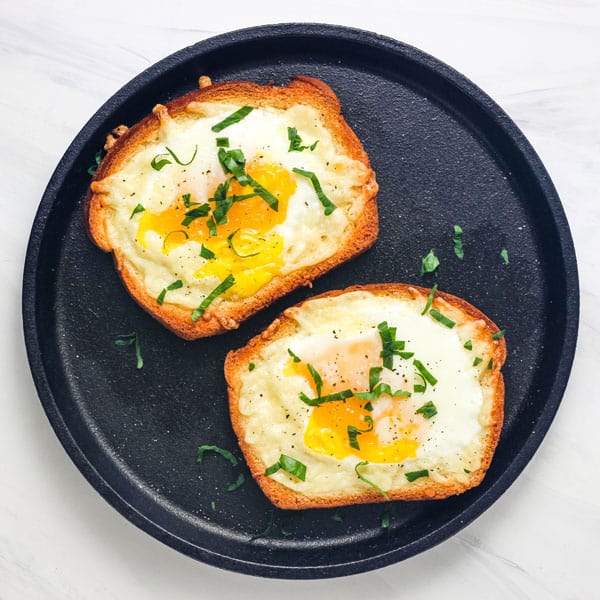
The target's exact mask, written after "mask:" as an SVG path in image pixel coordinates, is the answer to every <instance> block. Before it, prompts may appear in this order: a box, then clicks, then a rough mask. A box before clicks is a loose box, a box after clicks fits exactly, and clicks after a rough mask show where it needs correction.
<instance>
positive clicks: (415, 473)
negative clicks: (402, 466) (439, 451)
mask: <svg viewBox="0 0 600 600" xmlns="http://www.w3.org/2000/svg"><path fill="white" fill-rule="evenodd" d="M404 476H405V477H406V479H408V481H410V482H411V483H412V482H413V481H415V480H416V479H420V478H421V477H429V471H428V470H427V469H423V470H422V471H411V472H410V473H404Z"/></svg>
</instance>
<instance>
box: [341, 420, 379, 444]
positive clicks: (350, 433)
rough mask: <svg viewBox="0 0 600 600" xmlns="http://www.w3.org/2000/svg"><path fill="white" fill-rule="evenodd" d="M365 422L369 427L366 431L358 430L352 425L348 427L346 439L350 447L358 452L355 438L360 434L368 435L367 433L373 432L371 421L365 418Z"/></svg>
mask: <svg viewBox="0 0 600 600" xmlns="http://www.w3.org/2000/svg"><path fill="white" fill-rule="evenodd" d="M365 422H366V423H367V424H368V425H369V427H368V428H367V429H358V427H355V426H354V425H348V428H347V429H348V439H349V441H350V446H351V447H352V448H355V449H356V450H360V446H359V445H358V439H357V437H358V436H359V435H360V434H361V433H369V431H373V419H372V418H371V417H370V416H368V415H367V416H366V417H365Z"/></svg>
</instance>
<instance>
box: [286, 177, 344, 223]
mask: <svg viewBox="0 0 600 600" xmlns="http://www.w3.org/2000/svg"><path fill="white" fill-rule="evenodd" d="M292 171H294V173H297V174H298V175H302V177H306V178H307V179H309V180H310V182H311V183H312V186H313V188H314V190H315V192H316V194H317V197H318V198H319V200H320V202H321V204H322V205H323V207H324V208H325V216H329V215H330V214H331V213H332V212H333V211H334V210H335V209H336V208H337V206H336V205H335V204H334V203H333V202H332V201H331V200H330V199H329V198H328V197H327V196H326V195H325V193H324V192H323V188H322V187H321V183H320V182H319V179H318V178H317V176H316V175H315V174H314V173H313V172H312V171H305V170H304V169H298V168H296V167H294V168H293V169H292Z"/></svg>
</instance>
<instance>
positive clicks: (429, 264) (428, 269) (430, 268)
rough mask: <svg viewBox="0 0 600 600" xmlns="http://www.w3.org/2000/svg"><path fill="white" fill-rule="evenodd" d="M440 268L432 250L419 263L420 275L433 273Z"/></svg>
mask: <svg viewBox="0 0 600 600" xmlns="http://www.w3.org/2000/svg"><path fill="white" fill-rule="evenodd" d="M439 266H440V260H439V258H438V257H437V256H436V255H435V252H434V251H433V248H432V249H431V250H430V251H429V253H428V254H427V256H425V257H424V258H423V260H422V261H421V275H424V274H425V273H433V272H434V271H435V270H436V269H437V268H438V267H439Z"/></svg>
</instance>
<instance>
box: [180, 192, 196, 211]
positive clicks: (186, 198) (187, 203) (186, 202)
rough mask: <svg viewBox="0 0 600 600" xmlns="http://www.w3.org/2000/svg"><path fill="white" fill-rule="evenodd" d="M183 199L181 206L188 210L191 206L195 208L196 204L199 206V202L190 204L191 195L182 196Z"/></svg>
mask: <svg viewBox="0 0 600 600" xmlns="http://www.w3.org/2000/svg"><path fill="white" fill-rule="evenodd" d="M181 197H182V198H183V205H184V206H185V207H186V208H190V207H192V206H196V205H197V204H200V202H192V201H191V200H192V195H191V194H182V196H181Z"/></svg>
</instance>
